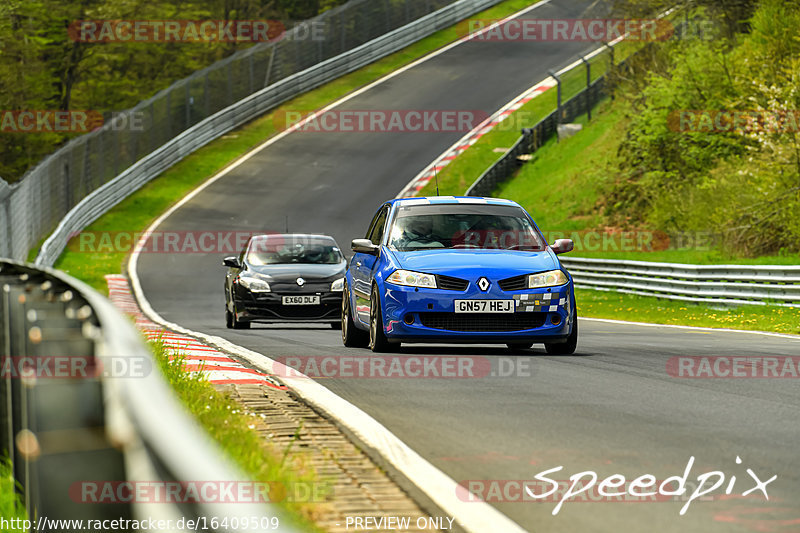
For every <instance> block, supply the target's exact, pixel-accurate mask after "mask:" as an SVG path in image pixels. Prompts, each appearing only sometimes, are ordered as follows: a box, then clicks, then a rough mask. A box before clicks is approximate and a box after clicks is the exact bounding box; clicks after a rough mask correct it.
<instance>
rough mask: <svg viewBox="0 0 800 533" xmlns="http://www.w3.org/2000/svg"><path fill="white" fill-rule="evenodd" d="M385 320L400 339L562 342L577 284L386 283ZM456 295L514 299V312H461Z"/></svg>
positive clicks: (569, 325)
mask: <svg viewBox="0 0 800 533" xmlns="http://www.w3.org/2000/svg"><path fill="white" fill-rule="evenodd" d="M382 300H383V302H382V303H383V305H382V308H383V315H384V316H383V324H384V330H385V332H386V337H387V338H388V339H389V340H390V341H391V340H394V341H397V342H453V343H458V342H466V343H474V342H486V343H514V342H517V343H524V342H561V341H565V340H566V339H567V337H568V336H569V334H570V332H571V331H572V317H573V316H574V314H573V307H574V305H575V301H574V295H573V290H572V283H571V282H570V283H568V284H566V285H562V286H559V287H551V288H547V289H529V290H520V291H508V292H506V291H502V290H500V289H499V288H498V287H497V286H494V287H492V288H490V289H489V290H488V291H486V292H483V291H480V290H479V289H478V288H477V287H475V286H474V285H473V284H470V287H469V288H468V289H467V290H466V291H450V290H442V289H423V288H415V287H405V286H400V285H394V284H390V283H385V284H384V290H383V294H382ZM456 300H514V304H513V305H514V312H513V313H478V314H474V313H456V312H455V301H456Z"/></svg>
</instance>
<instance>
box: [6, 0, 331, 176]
mask: <svg viewBox="0 0 800 533" xmlns="http://www.w3.org/2000/svg"><path fill="white" fill-rule="evenodd" d="M344 2H345V0H303V1H294V0H278V1H275V0H61V1H58V2H54V1H52V0H4V1H3V2H0V109H2V110H70V109H72V110H94V111H99V112H101V113H102V112H105V111H119V110H123V109H128V108H130V107H133V106H134V105H136V103H138V102H139V101H141V100H144V99H146V98H148V97H150V96H152V95H153V94H155V93H156V92H158V91H159V90H161V89H164V88H166V87H168V86H169V85H171V84H172V83H173V82H175V81H177V80H179V79H181V78H184V77H186V76H188V75H189V74H191V73H192V72H194V71H196V70H198V69H201V68H203V67H205V66H208V65H210V64H211V63H213V62H215V61H217V60H219V59H223V58H224V57H227V56H228V55H230V54H232V53H234V52H235V51H237V50H239V49H242V48H245V47H247V46H249V45H248V44H247V43H219V42H211V43H207V42H204V43H191V42H189V43H126V42H109V43H100V44H94V43H79V42H75V41H73V40H71V39H70V37H69V35H68V32H67V30H68V27H69V25H70V24H71V23H73V22H75V21H78V20H114V19H120V20H122V19H126V20H132V19H137V20H175V19H184V20H205V19H213V20H249V19H268V20H281V21H285V23H286V24H287V25H288V24H291V22H290V21H296V20H300V19H306V18H310V17H313V16H315V15H317V14H318V13H320V12H322V11H324V10H326V9H329V8H331V7H335V6H337V5H340V4H343V3H344ZM75 135H79V134H75V133H72V134H68V133H36V134H24V133H2V134H0V152H2V153H3V158H2V160H1V161H0V177H2V178H4V179H5V180H6V181H9V182H11V181H16V180H17V179H19V178H20V177H21V176H22V175H23V174H24V172H25V171H26V170H27V169H28V168H30V167H31V166H32V165H35V164H36V163H38V162H39V160H41V159H42V158H43V157H44V156H46V155H47V154H49V153H51V152H53V151H54V150H55V149H56V148H57V147H58V146H59V145H60V144H62V143H64V142H65V141H67V140H68V139H69V138H71V137H73V136H75Z"/></svg>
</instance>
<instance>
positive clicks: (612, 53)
mask: <svg viewBox="0 0 800 533" xmlns="http://www.w3.org/2000/svg"><path fill="white" fill-rule="evenodd" d="M603 45H604V46H605V47H606V48H608V50H609V52H610V53H611V59H610V60H609V62H608V68H607V69H606V76H608V74H609V73H610V72H611V69H612V68H614V47H613V46H611V45H610V44H608V43H603ZM611 99H612V100H613V99H614V91H611Z"/></svg>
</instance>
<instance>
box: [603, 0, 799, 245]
mask: <svg viewBox="0 0 800 533" xmlns="http://www.w3.org/2000/svg"><path fill="white" fill-rule="evenodd" d="M798 7H800V2H798V1H797V0H793V1H791V2H785V1H780V0H763V1H762V2H760V3H759V5H758V8H757V10H756V11H755V13H754V14H753V16H752V18H751V20H750V24H749V29H750V32H749V33H747V34H741V33H740V34H734V35H732V36H731V37H730V38H726V37H725V33H724V32H720V33H719V34H718V36H717V38H716V39H713V40H699V39H686V40H678V41H670V42H669V43H665V44H664V45H659V46H654V47H651V50H650V55H649V56H646V55H645V56H643V57H640V58H639V63H638V64H636V65H634V66H633V69H634V71H633V72H634V74H633V75H629V76H627V78H626V81H625V82H624V83H622V84H621V85H620V88H619V92H618V94H619V95H620V96H622V97H623V98H625V99H626V100H627V101H628V102H629V111H628V115H629V118H630V123H629V126H628V128H627V130H626V132H625V136H624V139H623V141H622V143H621V145H620V147H619V151H618V157H617V161H616V162H615V164H612V165H611V166H610V167H609V174H610V175H611V176H613V179H612V180H610V183H609V184H607V186H606V190H605V193H606V196H607V200H608V201H607V203H606V214H607V215H608V216H609V217H610V219H611V220H612V221H613V222H614V223H616V224H620V225H623V226H648V227H653V228H657V229H660V230H663V231H667V232H674V231H713V232H715V233H719V234H720V238H721V241H722V244H723V246H724V247H725V248H726V249H727V251H729V252H732V253H736V254H739V255H746V256H756V255H761V254H767V253H778V252H780V251H781V250H783V251H784V252H797V251H798V250H800V216H798V213H800V144H798V142H799V141H800V139H798V136H797V135H798V132H797V129H794V130H793V131H792V130H789V131H781V129H780V128H777V129H775V128H773V129H770V128H756V129H754V130H750V131H730V132H721V131H714V130H713V129H709V128H698V127H696V126H697V123H695V127H693V128H692V131H681V126H680V119H679V118H678V117H679V116H680V115H679V113H680V111H681V110H708V111H711V112H715V111H718V110H738V111H743V112H754V111H755V112H759V113H770V114H771V113H778V114H783V115H784V116H792V114H793V113H796V111H797V110H798V109H800V39H799V38H798V36H797V34H796V28H797V27H798V25H799V24H800V9H798ZM711 13H712V11H708V12H703V11H700V12H699V16H701V17H708V16H710V14H711ZM637 68H638V69H640V70H641V69H643V68H647V70H648V73H647V74H646V75H642V73H641V72H639V73H638V75H637Z"/></svg>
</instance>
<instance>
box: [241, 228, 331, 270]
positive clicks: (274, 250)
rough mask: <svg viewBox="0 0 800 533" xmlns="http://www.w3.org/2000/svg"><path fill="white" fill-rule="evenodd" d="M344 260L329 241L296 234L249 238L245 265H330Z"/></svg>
mask: <svg viewBox="0 0 800 533" xmlns="http://www.w3.org/2000/svg"><path fill="white" fill-rule="evenodd" d="M343 260H344V257H343V256H342V252H341V251H340V250H339V248H338V246H336V241H334V240H333V239H325V238H320V237H308V236H300V235H265V236H259V237H253V239H251V241H250V246H249V247H248V249H247V262H248V263H250V264H251V265H253V266H261V265H282V264H292V263H305V264H315V263H316V264H325V265H332V264H336V263H339V262H341V261H343Z"/></svg>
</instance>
